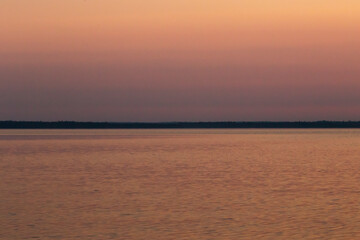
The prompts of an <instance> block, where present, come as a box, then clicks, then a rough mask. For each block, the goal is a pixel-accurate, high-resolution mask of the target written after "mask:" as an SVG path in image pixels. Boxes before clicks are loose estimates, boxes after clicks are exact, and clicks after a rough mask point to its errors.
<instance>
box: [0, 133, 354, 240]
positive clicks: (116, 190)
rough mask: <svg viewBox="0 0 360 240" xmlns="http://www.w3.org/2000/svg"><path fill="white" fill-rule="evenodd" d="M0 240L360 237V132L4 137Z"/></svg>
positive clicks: (0, 162)
mask: <svg viewBox="0 0 360 240" xmlns="http://www.w3.org/2000/svg"><path fill="white" fill-rule="evenodd" d="M0 239H4V240H7V239H11V240H12V239H124V240H140V239H141V240H142V239H144V240H152V239H153V240H165V239H166V240H174V239H177V240H178V239H179V240H182V239H184V240H185V239H194V240H203V239H204V240H205V239H206V240H210V239H220V240H222V239H224V240H227V239H234V240H237V239H249V240H250V239H251V240H252V239H360V130H0Z"/></svg>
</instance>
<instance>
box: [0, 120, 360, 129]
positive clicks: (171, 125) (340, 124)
mask: <svg viewBox="0 0 360 240" xmlns="http://www.w3.org/2000/svg"><path fill="white" fill-rule="evenodd" d="M206 128H210V129H216V128H228V129H232V128H234V129H235V128H237V129H242V128H259V129H266V128H295V129H297V128H305V129H306V128H325V129H329V128H360V121H314V122H300V121H298V122H295V121H294V122H270V121H264V122H156V123H151V122H75V121H58V122H41V121H0V129H206Z"/></svg>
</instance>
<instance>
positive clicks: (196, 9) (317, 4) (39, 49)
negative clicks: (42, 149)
mask: <svg viewBox="0 0 360 240" xmlns="http://www.w3.org/2000/svg"><path fill="white" fill-rule="evenodd" d="M359 62H360V2H359V1H357V0H344V1H335V0H312V1H310V0H301V1H300V0H293V1H289V0H272V1H270V0H244V1H239V0H223V1H215V0H192V1H187V0H172V1H168V0H152V1H150V0H147V1H145V0H131V1H130V0H121V1H119V0H64V1H49V0H31V1H29V0H2V1H1V2H0V94H2V101H1V102H0V109H1V110H0V116H1V118H2V119H14V120H30V119H32V120H60V119H63V120H65V119H67V120H109V121H172V120H317V119H329V120H331V119H334V120H339V119H341V120H342V119H344V120H347V119H359V118H360V111H359V110H360V97H358V95H359V94H357V93H358V92H360V83H359V82H360V80H359V79H360V70H359ZM50 93H56V94H50ZM119 94H120V95H121V96H119ZM69 101H71V104H70V103H69Z"/></svg>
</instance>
